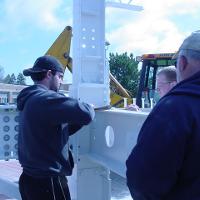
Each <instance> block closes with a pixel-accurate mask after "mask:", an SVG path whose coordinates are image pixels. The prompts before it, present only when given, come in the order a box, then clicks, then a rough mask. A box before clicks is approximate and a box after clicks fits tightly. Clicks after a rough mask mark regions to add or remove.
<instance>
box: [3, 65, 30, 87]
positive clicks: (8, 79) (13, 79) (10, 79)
mask: <svg viewBox="0 0 200 200" xmlns="http://www.w3.org/2000/svg"><path fill="white" fill-rule="evenodd" d="M0 82H1V83H6V84H16V85H26V78H25V77H24V75H23V74H22V73H19V74H18V75H17V76H16V75H15V74H14V73H12V74H11V75H10V74H8V75H7V76H4V69H3V67H1V66H0Z"/></svg>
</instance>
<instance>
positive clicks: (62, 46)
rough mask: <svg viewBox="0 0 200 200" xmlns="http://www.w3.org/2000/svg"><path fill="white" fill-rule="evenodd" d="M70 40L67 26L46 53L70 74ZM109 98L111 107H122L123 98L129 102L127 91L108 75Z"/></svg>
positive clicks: (69, 28)
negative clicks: (58, 61)
mask: <svg viewBox="0 0 200 200" xmlns="http://www.w3.org/2000/svg"><path fill="white" fill-rule="evenodd" d="M71 38H72V27H70V26H67V27H66V28H65V29H64V30H63V32H62V33H61V34H60V35H59V36H58V38H57V39H56V40H55V42H54V43H53V44H52V46H51V47H50V48H49V50H48V51H47V52H46V54H47V55H52V56H55V57H56V58H57V59H58V60H60V62H61V63H62V64H63V67H64V68H65V69H66V67H67V68H68V69H69V71H70V72H72V58H71V57H70V56H69V55H70V46H71ZM110 89H111V92H110V98H111V105H112V106H113V105H114V106H116V107H121V106H122V101H123V98H128V99H129V102H130V101H131V97H130V95H129V93H128V92H127V90H126V89H125V88H123V86H122V85H121V84H120V83H119V82H118V81H117V80H116V79H115V77H114V76H113V75H112V74H111V73H110Z"/></svg>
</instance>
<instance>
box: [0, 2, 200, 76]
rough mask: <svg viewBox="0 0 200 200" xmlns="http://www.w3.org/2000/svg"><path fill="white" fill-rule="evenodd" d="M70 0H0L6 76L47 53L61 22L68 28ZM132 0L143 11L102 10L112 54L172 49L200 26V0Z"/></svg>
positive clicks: (0, 48)
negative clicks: (141, 7)
mask: <svg viewBox="0 0 200 200" xmlns="http://www.w3.org/2000/svg"><path fill="white" fill-rule="evenodd" d="M72 1H73V0H26V1H24V0H1V1H0V19H1V20H0V66H2V67H3V68H4V71H5V75H7V74H8V73H15V74H18V73H19V72H21V71H22V70H23V69H24V68H27V67H30V66H31V65H32V64H33V62H34V61H35V59H36V58H37V57H38V56H41V55H43V54H45V52H46V51H47V50H48V48H49V47H50V46H51V44H52V43H53V42H54V40H55V39H56V38H57V36H58V35H59V34H60V33H61V32H62V30H63V29H64V28H65V26H67V25H71V26H72ZM112 1H118V0H112ZM121 1H122V2H129V0H121ZM132 2H133V4H136V5H141V6H143V8H144V10H143V11H142V12H133V11H128V10H122V9H116V8H106V39H107V40H108V41H109V43H110V44H111V45H110V47H109V51H111V52H118V53H123V52H129V53H133V54H134V55H135V56H138V55H141V54H144V53H159V52H161V53H165V52H174V51H176V50H177V48H178V46H179V45H180V43H181V41H182V40H183V39H184V38H185V37H186V36H188V35H189V34H190V33H191V32H192V31H195V30H199V29H200V27H199V26H200V24H199V20H200V1H199V0H167V1H164V0H151V1H150V0H135V1H132ZM66 78H67V77H66Z"/></svg>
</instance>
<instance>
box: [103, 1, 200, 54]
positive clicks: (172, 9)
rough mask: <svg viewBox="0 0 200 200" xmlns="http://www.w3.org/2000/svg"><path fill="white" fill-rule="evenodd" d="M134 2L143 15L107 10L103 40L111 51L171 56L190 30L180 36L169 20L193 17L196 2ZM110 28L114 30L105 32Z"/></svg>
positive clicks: (199, 5) (195, 13) (198, 7)
mask: <svg viewBox="0 0 200 200" xmlns="http://www.w3.org/2000/svg"><path fill="white" fill-rule="evenodd" d="M134 2H135V3H136V4H139V5H142V6H143V7H144V11H142V12H140V13H137V14H136V13H135V14H132V13H130V11H122V10H120V9H115V10H114V9H108V10H107V12H106V13H107V19H108V24H109V25H107V28H108V34H107V39H108V40H109V42H110V43H111V48H112V46H113V48H112V50H113V51H116V52H125V51H128V52H133V53H137V54H142V53H159V52H174V51H176V50H177V49H178V47H179V46H180V44H181V42H182V41H183V39H184V38H185V37H186V35H188V33H190V32H191V30H188V29H187V27H186V28H185V31H184V32H183V31H181V30H179V28H178V26H177V24H176V23H177V22H174V21H172V19H173V17H175V16H177V15H178V16H179V18H180V17H181V15H191V16H195V15H198V14H199V13H198V11H199V9H200V1H199V0H192V1H191V0H176V1H174V0H168V1H160V0H151V1H149V0H140V1H139V0H138V1H137V0H136V1H134ZM114 19H115V20H114ZM115 23H116V24H115ZM181 23H183V22H181ZM120 24H121V25H120ZM113 25H114V26H115V25H116V26H117V28H116V29H109V27H112V26H113Z"/></svg>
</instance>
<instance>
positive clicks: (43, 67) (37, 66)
mask: <svg viewBox="0 0 200 200" xmlns="http://www.w3.org/2000/svg"><path fill="white" fill-rule="evenodd" d="M48 70H52V71H57V72H61V73H64V68H63V66H62V64H61V63H60V61H59V60H58V59H56V58H55V57H54V56H50V55H45V56H41V57H39V58H37V60H36V61H35V63H34V65H33V67H32V68H29V69H25V70H24V71H23V74H24V76H31V75H32V74H36V73H41V72H46V71H48Z"/></svg>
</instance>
